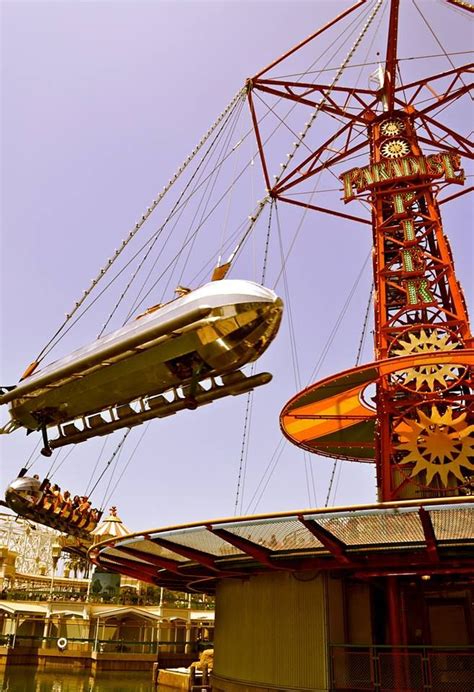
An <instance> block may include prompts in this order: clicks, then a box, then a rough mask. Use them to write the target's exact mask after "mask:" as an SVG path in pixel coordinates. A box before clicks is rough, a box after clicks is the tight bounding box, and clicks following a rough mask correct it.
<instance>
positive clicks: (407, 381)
mask: <svg viewBox="0 0 474 692" xmlns="http://www.w3.org/2000/svg"><path fill="white" fill-rule="evenodd" d="M459 346H460V342H459V340H458V339H457V337H456V336H455V335H454V334H452V333H451V332H449V331H447V330H444V329H429V330H425V329H417V330H414V331H405V332H403V334H401V335H400V336H399V337H398V338H397V339H395V341H394V342H393V343H392V345H391V347H390V356H392V357H393V356H411V355H413V354H414V353H432V352H435V351H444V352H446V351H453V350H454V349H455V348H457V347H459ZM465 370H466V369H465V368H464V367H463V366H461V365H450V364H447V365H440V364H439V363H436V361H433V363H432V364H431V363H430V364H429V365H420V366H418V367H414V368H409V369H408V370H400V371H399V372H397V373H396V374H395V377H396V378H397V379H398V381H399V383H400V384H401V386H402V387H405V388H407V389H410V390H411V391H415V392H422V391H430V392H434V391H435V390H441V389H449V388H450V387H453V386H454V385H455V384H456V383H457V382H458V381H459V380H460V379H461V377H462V376H463V374H464V372H465Z"/></svg>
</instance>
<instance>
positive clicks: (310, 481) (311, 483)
mask: <svg viewBox="0 0 474 692" xmlns="http://www.w3.org/2000/svg"><path fill="white" fill-rule="evenodd" d="M276 217H277V228H278V241H279V245H280V258H281V262H282V266H283V286H284V292H285V305H286V311H287V314H288V324H289V336H290V352H291V360H292V365H293V376H294V380H295V385H296V389H297V391H299V390H300V389H301V372H300V364H299V359H298V349H297V345H296V334H295V326H294V320H293V311H292V302H291V300H290V288H289V285H288V275H287V272H286V265H285V262H284V258H285V255H284V251H283V235H282V232H281V224H280V216H279V214H278V208H277V209H276ZM303 458H304V467H305V476H306V489H307V492H308V501H309V504H310V505H311V504H313V499H314V504H316V503H317V495H316V484H315V480H314V473H313V467H312V464H311V463H310V461H309V456H308V454H307V453H306V452H304V453H303ZM311 492H312V493H313V495H311Z"/></svg>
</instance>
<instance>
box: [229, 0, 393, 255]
mask: <svg viewBox="0 0 474 692" xmlns="http://www.w3.org/2000/svg"><path fill="white" fill-rule="evenodd" d="M382 2H383V0H377V4H376V8H375V10H374V12H373V13H372V15H371V16H370V17H369V19H368V20H367V22H366V23H365V25H364V27H363V29H362V32H361V33H360V35H359V37H358V38H357V40H356V42H355V43H354V45H353V46H352V48H351V50H350V51H349V53H348V55H347V56H346V58H345V60H344V61H343V63H342V65H341V67H340V69H339V71H338V73H337V74H336V76H335V78H334V80H333V81H332V83H331V85H330V87H329V90H328V94H327V95H328V96H329V95H330V93H331V91H332V89H333V88H334V86H335V85H336V83H337V82H338V81H339V79H340V76H341V75H342V73H343V71H344V69H345V65H346V64H347V63H348V62H349V61H350V60H351V58H352V55H353V53H354V52H355V50H356V49H357V48H358V46H359V44H360V41H361V40H362V38H363V37H364V36H365V33H366V32H367V30H368V28H369V27H370V25H371V23H372V20H373V18H374V17H375V15H376V13H377V11H378V9H379V7H380V5H381V3H382ZM356 21H357V20H354V22H356ZM349 26H352V25H349ZM346 30H347V27H346ZM346 30H345V31H346ZM343 33H344V32H342V35H343ZM313 64H314V63H313ZM326 99H327V97H326V96H324V97H323V98H322V99H321V102H320V103H319V104H318V105H317V106H316V109H315V111H314V113H313V115H312V116H311V118H310V121H309V122H308V123H306V126H305V129H304V130H303V132H302V133H301V135H299V138H298V140H297V142H295V143H294V146H293V151H292V152H290V153H289V154H287V161H286V162H285V163H282V164H281V167H282V169H281V171H280V173H279V174H278V175H276V176H275V185H276V184H277V183H278V181H279V180H280V179H281V177H282V175H283V173H284V172H285V170H286V168H287V167H288V165H289V163H290V161H291V160H292V158H293V157H294V155H295V154H296V151H297V150H298V148H299V147H300V145H301V144H304V145H305V146H306V143H305V142H303V140H304V138H305V137H306V135H307V133H308V131H309V129H310V128H311V126H312V124H313V123H314V120H315V119H316V117H317V115H318V113H319V111H320V109H321V106H322V104H323V103H324V102H325V100H326ZM295 107H296V105H294V106H292V107H291V108H290V109H289V111H288V113H287V116H288V115H289V113H291V112H292V111H293V109H294V108H295ZM279 127H280V125H277V127H276V128H275V129H274V130H273V132H272V133H271V135H270V136H269V137H268V138H267V139H266V140H265V141H264V144H267V142H268V141H269V139H270V137H272V136H273V134H274V133H275V132H276V131H277V130H278V129H279ZM270 199H271V197H270V195H268V194H267V195H266V196H265V197H263V199H261V200H259V201H258V203H257V206H256V208H255V211H254V213H253V214H252V215H251V216H250V224H249V226H248V228H247V229H246V231H245V233H244V235H243V237H242V239H241V240H240V242H239V243H238V245H237V247H236V248H235V250H234V251H233V253H232V254H231V256H230V257H229V259H228V262H229V263H231V262H233V261H234V260H235V259H236V258H237V257H238V255H239V253H240V251H241V249H242V247H243V246H244V245H245V242H246V241H247V239H248V237H249V235H250V233H251V232H252V230H253V228H254V226H255V224H256V223H257V221H258V219H259V218H260V215H261V213H262V211H263V209H264V208H265V206H266V204H267V202H269V201H270Z"/></svg>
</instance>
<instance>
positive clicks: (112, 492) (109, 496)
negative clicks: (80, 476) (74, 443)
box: [102, 421, 150, 507]
mask: <svg viewBox="0 0 474 692" xmlns="http://www.w3.org/2000/svg"><path fill="white" fill-rule="evenodd" d="M149 425H150V421H149V422H148V423H147V424H146V425H145V428H144V430H143V431H142V434H141V435H140V437H139V439H138V442H137V444H136V445H135V447H134V448H133V451H132V453H131V454H130V457H129V458H128V461H127V463H126V464H125V466H124V467H123V469H122V472H121V474H120V476H119V477H118V478H117V480H116V482H115V485H114V486H113V488H112V489H111V491H110V492H109V494H108V495H107V498H105V496H104V499H103V500H102V507H105V506H106V505H107V504H108V503H109V502H110V498H111V497H112V495H113V494H114V492H115V490H116V488H117V486H118V484H119V483H120V481H121V480H122V478H123V475H124V473H125V471H126V470H127V468H128V467H129V465H130V462H131V461H132V459H133V457H134V456H135V454H136V452H137V449H138V447H139V446H140V443H141V441H142V440H143V438H144V436H145V433H146V432H147V430H148V427H149ZM111 480H112V479H111ZM109 486H110V482H109ZM109 486H107V490H108V487H109ZM106 492H107V491H106Z"/></svg>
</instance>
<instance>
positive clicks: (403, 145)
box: [380, 139, 410, 159]
mask: <svg viewBox="0 0 474 692" xmlns="http://www.w3.org/2000/svg"><path fill="white" fill-rule="evenodd" d="M380 153H381V154H382V156H384V157H385V158H386V159H399V158H400V157H402V156H406V155H407V154H409V153H410V145H409V144H408V142H407V141H406V139H389V140H388V141H387V142H384V143H383V144H382V146H381V147H380Z"/></svg>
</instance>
